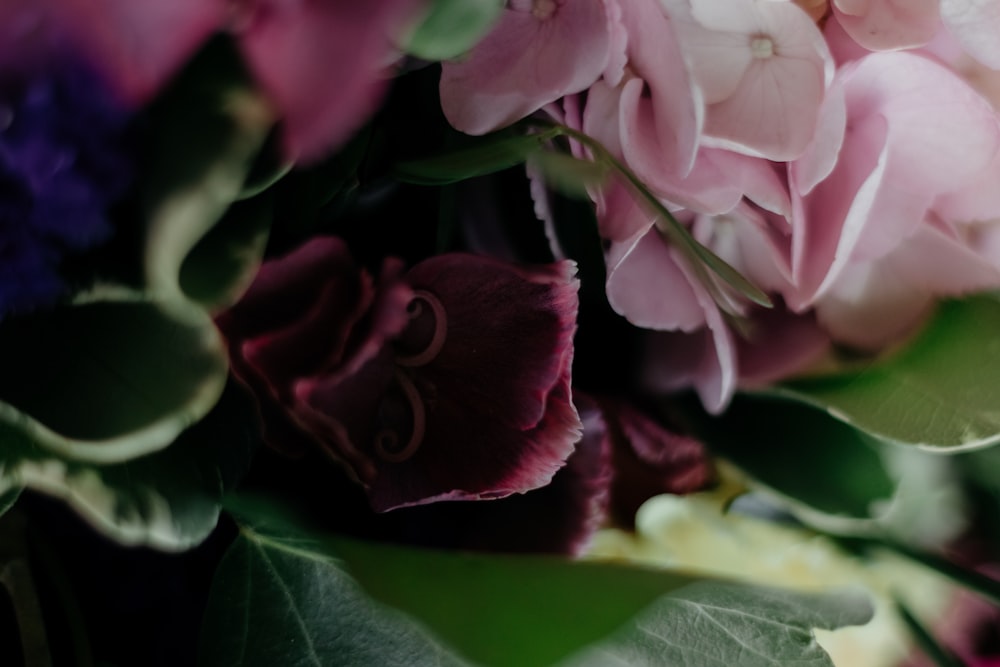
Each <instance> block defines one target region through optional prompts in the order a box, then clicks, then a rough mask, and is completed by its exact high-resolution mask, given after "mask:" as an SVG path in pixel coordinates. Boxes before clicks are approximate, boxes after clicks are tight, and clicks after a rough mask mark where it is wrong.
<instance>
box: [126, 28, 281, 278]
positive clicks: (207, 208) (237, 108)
mask: <svg viewBox="0 0 1000 667" xmlns="http://www.w3.org/2000/svg"><path fill="white" fill-rule="evenodd" d="M273 120H274V119H273V114H272V112H271V111H270V110H269V109H268V107H267V105H266V103H265V102H264V101H263V100H262V99H261V97H260V96H259V94H258V93H257V92H256V91H255V90H254V89H253V86H252V84H251V82H250V80H249V78H248V77H247V75H246V73H245V72H244V71H243V68H242V64H241V59H240V57H239V54H238V53H236V52H235V49H234V48H233V46H232V44H231V43H230V42H228V41H226V40H225V39H222V38H219V39H217V40H215V41H213V42H212V43H211V44H210V45H209V47H207V48H205V49H203V50H202V52H201V53H199V54H198V56H197V57H196V58H195V59H194V60H193V61H192V62H191V63H190V64H189V66H188V67H186V68H185V70H184V71H183V72H181V74H180V76H178V77H177V78H176V80H175V81H174V83H173V84H172V85H171V87H170V88H169V89H168V90H167V91H166V93H165V94H164V95H163V96H162V97H161V98H160V99H158V100H157V101H156V103H155V104H154V105H153V109H152V111H151V112H150V120H149V124H150V126H151V129H150V131H149V132H147V135H148V136H150V137H151V138H152V141H151V143H150V145H149V146H147V147H146V150H145V156H146V163H145V164H144V165H143V170H142V174H143V178H142V180H141V182H140V183H139V191H140V193H141V196H142V204H143V209H144V213H145V216H146V219H147V231H146V262H145V264H146V278H147V283H148V285H149V287H150V288H151V289H152V290H153V291H156V292H158V293H162V294H164V295H165V296H168V297H180V296H183V291H182V289H181V286H180V277H179V276H180V272H181V266H182V264H183V263H184V261H185V258H187V256H188V253H189V252H190V251H191V249H192V248H194V246H195V245H196V244H197V243H198V241H199V240H200V239H201V238H202V237H203V236H204V235H205V234H206V233H207V232H208V231H209V230H210V229H211V228H212V226H213V225H215V223H216V222H217V221H218V220H219V219H220V218H222V216H223V214H224V213H225V212H226V210H227V209H228V208H229V206H230V204H232V203H233V202H234V201H236V200H237V199H239V198H240V197H241V195H242V191H243V186H244V182H245V181H246V179H247V176H248V174H249V173H250V171H251V168H252V166H253V163H254V158H255V157H256V156H257V154H258V153H259V152H260V149H261V147H262V146H263V145H264V140H265V139H266V138H267V135H268V132H269V131H270V129H271V126H272V124H273ZM208 259H210V258H209V257H208V256H207V255H203V256H201V257H199V259H198V261H199V262H200V261H206V260H208ZM188 270H190V267H189V268H188ZM223 275H224V274H223Z"/></svg>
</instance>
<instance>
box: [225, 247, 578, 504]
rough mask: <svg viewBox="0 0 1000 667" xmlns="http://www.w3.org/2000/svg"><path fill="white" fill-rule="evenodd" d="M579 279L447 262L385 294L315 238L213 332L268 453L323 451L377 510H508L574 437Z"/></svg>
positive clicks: (548, 475) (544, 476)
mask: <svg viewBox="0 0 1000 667" xmlns="http://www.w3.org/2000/svg"><path fill="white" fill-rule="evenodd" d="M573 271H574V268H573V265H572V263H570V262H560V263H557V264H552V265H549V266H542V267H532V268H526V267H517V266H514V265H510V264H506V263H502V262H499V261H497V260H493V259H489V258H485V257H477V256H473V255H462V254H452V255H442V256H439V257H434V258H431V259H428V260H426V261H424V262H421V263H420V264H418V265H416V266H415V267H413V268H412V269H411V270H410V271H409V272H407V273H405V274H402V272H401V270H400V267H399V265H398V264H397V263H396V262H393V261H388V262H386V265H385V269H384V270H383V272H382V275H381V276H380V278H379V280H378V283H377V284H376V283H375V281H374V280H373V279H372V278H371V276H369V275H368V274H367V273H366V272H364V271H361V270H359V269H358V268H357V267H356V266H355V265H354V263H353V262H352V260H351V259H350V257H349V255H348V252H347V250H346V248H345V246H344V244H343V243H342V242H341V241H339V240H337V239H332V238H319V239H314V240H313V241H310V242H309V243H307V244H306V245H305V246H303V247H301V248H299V249H298V250H296V251H295V252H293V253H292V254H290V255H288V256H286V257H283V258H280V259H277V260H273V261H270V262H267V263H265V265H264V267H263V268H262V269H261V271H260V273H259V275H258V277H257V279H256V280H255V282H254V283H253V285H252V286H251V287H250V289H249V291H248V292H247V294H246V295H245V297H244V298H243V299H242V301H240V303H238V304H237V305H236V306H234V307H233V308H232V309H231V310H229V311H227V312H226V313H223V314H222V315H221V316H220V317H219V320H218V322H219V326H220V328H221V329H222V331H223V333H224V334H225V335H226V336H227V338H228V339H229V341H230V346H231V352H232V357H233V368H234V372H235V373H236V375H237V376H238V377H239V378H240V379H242V380H243V381H244V382H245V383H246V384H247V385H249V386H250V387H251V389H252V390H253V391H254V393H255V395H256V396H257V399H258V401H259V403H260V406H261V412H262V415H263V417H264V427H265V437H266V439H267V440H268V442H270V443H271V444H272V445H274V446H276V447H278V448H283V449H288V448H289V446H291V448H295V447H301V446H302V445H303V444H307V443H308V444H315V445H319V446H321V447H322V448H323V449H324V450H325V451H327V452H328V453H329V454H330V455H331V456H333V457H334V458H335V459H336V460H338V461H339V462H341V463H342V464H344V465H345V466H346V467H347V468H348V470H349V471H350V472H351V473H352V475H353V476H354V477H355V478H356V479H357V480H358V481H359V482H360V483H361V484H362V485H363V486H364V487H365V488H366V489H367V491H368V494H369V499H370V501H371V504H372V507H373V508H375V509H376V510H378V511H385V510H390V509H393V508H397V507H404V506H408V505H419V504H423V503H429V502H434V501H438V500H472V499H485V498H500V497H504V496H508V495H510V494H513V493H523V492H525V491H528V490H530V489H535V488H538V487H541V486H545V485H546V484H548V483H549V482H550V480H551V479H552V476H553V475H554V474H555V472H556V471H557V470H559V469H560V468H561V467H562V466H563V464H564V462H565V461H566V459H567V457H568V456H569V455H570V454H571V453H572V452H573V449H574V444H575V443H576V441H577V440H578V439H579V437H580V420H579V417H578V416H577V413H576V410H575V409H574V407H573V404H572V402H571V396H570V364H571V361H572V354H573V347H572V339H573V333H574V329H575V321H576V309H577V296H576V290H577V282H576V280H575V278H573Z"/></svg>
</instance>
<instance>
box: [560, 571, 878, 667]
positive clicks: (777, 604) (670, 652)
mask: <svg viewBox="0 0 1000 667" xmlns="http://www.w3.org/2000/svg"><path fill="white" fill-rule="evenodd" d="M872 614H873V608H872V606H871V603H870V602H869V600H868V598H867V596H866V595H865V594H863V593H861V592H860V591H841V592H836V593H801V592H793V591H785V590H779V589H770V588H762V587H754V586H740V585H737V584H728V583H722V582H716V581H705V582H699V583H695V584H691V585H690V586H686V587H684V588H683V589H681V590H679V591H677V592H676V593H673V594H671V595H669V596H666V597H664V598H663V599H661V600H659V601H658V602H657V603H656V604H654V605H653V607H652V608H651V609H649V610H648V611H646V612H644V613H643V614H642V615H641V616H640V617H639V619H638V620H637V621H636V623H635V624H634V625H633V626H631V627H629V628H628V629H626V630H624V631H623V632H621V633H619V635H618V636H617V637H615V638H614V639H613V640H611V641H608V642H606V643H603V644H602V645H600V646H598V647H595V648H594V649H591V650H589V651H587V652H586V653H584V654H583V655H582V656H580V657H579V658H577V659H575V660H571V661H569V662H568V663H566V666H565V667H605V666H606V665H635V666H639V665H643V666H647V665H648V666H650V667H652V666H653V665H697V667H735V666H736V665H738V666H739V667H787V666H788V665H803V666H804V665H810V666H811V667H824V666H826V667H833V661H831V660H830V657H829V656H828V655H827V654H826V651H824V650H823V649H822V647H820V645H819V644H817V643H816V639H815V637H813V633H812V628H822V629H828V630H832V629H835V628H840V627H844V626H847V625H863V624H865V623H867V622H868V621H869V620H871V617H872Z"/></svg>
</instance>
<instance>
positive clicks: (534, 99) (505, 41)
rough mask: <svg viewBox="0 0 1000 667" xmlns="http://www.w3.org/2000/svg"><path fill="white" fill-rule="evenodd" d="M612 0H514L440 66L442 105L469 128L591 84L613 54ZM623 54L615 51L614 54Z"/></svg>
mask: <svg viewBox="0 0 1000 667" xmlns="http://www.w3.org/2000/svg"><path fill="white" fill-rule="evenodd" d="M616 10H617V6H616V4H615V2H614V0H534V1H531V0H526V1H525V2H519V3H511V6H508V7H507V8H506V9H505V11H504V13H503V15H502V16H501V17H500V19H499V20H498V21H497V23H496V24H495V25H494V26H493V29H492V30H491V31H490V32H489V34H487V35H486V37H484V38H483V39H482V40H481V41H480V42H479V43H478V44H477V45H476V46H475V48H473V50H472V51H471V52H470V53H469V54H468V56H467V57H466V58H464V59H463V60H460V61H456V62H446V63H444V64H443V65H442V69H441V86H440V89H441V107H442V109H443V110H444V114H445V116H446V117H447V118H448V121H449V122H450V123H451V124H452V125H453V126H454V127H455V128H457V129H459V130H461V131H463V132H466V133H468V134H485V133H486V132H489V131H491V130H495V129H497V128H500V127H504V126H506V125H509V124H511V123H513V122H515V121H517V120H519V119H521V118H524V117H525V116H527V115H529V114H531V113H532V112H534V111H537V110H538V109H540V108H541V107H542V106H544V105H545V104H547V103H549V102H553V101H555V100H557V99H559V98H560V97H563V96H564V95H568V94H571V93H577V92H580V91H582V90H584V89H585V88H587V87H588V86H590V85H591V84H593V83H594V82H595V81H596V80H597V79H598V78H599V77H600V76H601V73H602V72H603V71H604V69H605V68H606V67H608V64H609V62H610V60H611V48H612V46H615V47H616V48H623V46H624V44H622V43H621V40H620V39H613V34H615V32H616V29H615V28H614V23H613V21H614V20H615V19H616V17H617V11H616ZM618 59H619V60H620V57H618Z"/></svg>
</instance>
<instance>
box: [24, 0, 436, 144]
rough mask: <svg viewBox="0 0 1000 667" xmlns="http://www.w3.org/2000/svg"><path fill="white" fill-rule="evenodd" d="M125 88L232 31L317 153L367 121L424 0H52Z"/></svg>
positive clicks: (142, 91) (289, 123)
mask: <svg viewBox="0 0 1000 667" xmlns="http://www.w3.org/2000/svg"><path fill="white" fill-rule="evenodd" d="M43 3H44V4H45V5H46V6H47V7H48V9H49V11H50V14H51V16H52V17H54V18H55V19H56V20H57V21H58V22H59V23H60V24H61V25H64V26H65V28H66V30H67V31H68V32H69V33H71V34H72V35H73V36H74V37H75V39H76V40H77V41H79V42H80V43H81V44H82V45H83V47H84V48H85V49H86V50H87V51H89V52H90V53H91V54H92V55H93V57H94V60H95V61H96V62H97V63H100V64H101V65H102V66H103V69H104V71H105V72H106V74H107V75H108V76H109V77H110V78H111V79H112V80H113V81H114V82H116V84H117V86H118V89H119V90H120V92H122V93H123V94H124V95H125V96H126V97H127V98H128V99H131V100H133V101H134V102H136V103H141V102H144V101H145V100H147V99H149V98H150V97H152V96H153V95H154V94H155V93H156V92H157V91H158V90H159V89H160V88H161V86H162V85H163V84H164V83H165V82H166V81H167V80H168V79H169V78H170V76H172V75H173V74H174V73H175V72H176V71H177V70H178V69H179V68H180V67H181V65H182V64H183V63H184V61H185V60H186V59H187V58H188V57H190V55H191V54H192V53H193V52H194V51H195V50H196V49H197V48H198V47H199V46H200V45H201V44H202V43H203V42H204V41H205V40H206V39H207V38H208V37H209V36H210V35H211V34H212V33H214V32H216V31H220V30H229V31H230V32H232V33H233V34H234V35H235V36H236V38H237V40H238V41H239V45H240V49H241V50H242V52H243V55H244V57H245V59H246V61H247V65H248V66H249V68H250V70H251V72H252V73H253V75H254V76H255V77H256V79H257V82H258V83H259V85H260V86H261V88H262V89H263V91H264V93H265V94H266V96H267V98H268V100H269V101H270V102H271V104H272V105H273V106H274V107H275V109H276V110H277V112H278V114H279V115H280V116H281V118H282V119H283V120H284V149H285V154H286V156H287V157H289V158H290V159H305V160H309V159H315V158H318V157H320V156H322V155H323V154H324V153H325V152H326V151H328V150H330V149H332V148H334V147H336V146H337V145H338V144H340V143H341V142H343V141H344V140H346V139H347V138H348V136H349V135H350V134H351V133H352V132H353V131H355V130H357V129H358V127H359V126H360V125H361V124H362V123H363V122H364V120H365V118H366V117H367V115H368V114H370V113H371V112H372V111H373V110H374V109H375V106H376V105H377V103H378V101H379V99H381V95H382V93H383V91H384V90H385V88H386V84H387V77H386V76H385V74H384V70H385V67H386V65H387V64H388V63H389V62H390V59H391V56H392V55H393V53H394V47H393V45H392V41H391V40H392V38H393V37H394V36H395V35H398V34H400V32H401V31H402V30H403V29H404V28H405V27H406V24H407V22H408V21H409V20H411V19H412V18H413V14H414V12H415V10H416V9H418V8H419V7H420V4H421V3H420V0H366V1H365V2H343V1H335V2H330V1H322V2H319V1H313V0H301V1H300V0H241V1H239V2H228V1H227V0H96V1H91V0H43Z"/></svg>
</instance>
